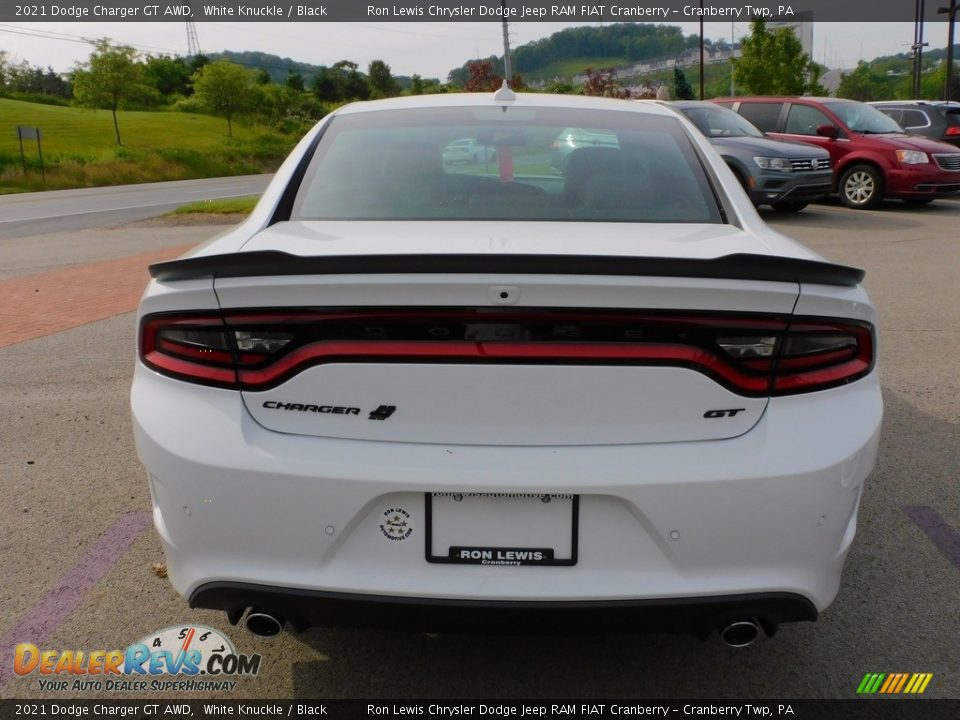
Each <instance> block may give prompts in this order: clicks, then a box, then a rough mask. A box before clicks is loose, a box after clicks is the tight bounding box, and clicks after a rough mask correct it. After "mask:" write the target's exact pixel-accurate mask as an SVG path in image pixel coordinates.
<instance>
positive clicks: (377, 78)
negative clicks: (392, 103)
mask: <svg viewBox="0 0 960 720" xmlns="http://www.w3.org/2000/svg"><path fill="white" fill-rule="evenodd" d="M367 82H369V83H370V90H371V95H372V96H373V97H381V98H385V97H393V96H394V95H399V94H400V84H399V83H398V82H397V80H396V78H394V77H393V73H392V72H391V71H390V66H389V65H387V64H386V63H385V62H384V61H383V60H372V61H371V62H370V65H369V66H368V67H367Z"/></svg>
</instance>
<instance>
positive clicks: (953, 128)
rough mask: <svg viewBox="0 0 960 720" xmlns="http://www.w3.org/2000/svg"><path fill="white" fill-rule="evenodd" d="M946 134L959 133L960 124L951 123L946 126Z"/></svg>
mask: <svg viewBox="0 0 960 720" xmlns="http://www.w3.org/2000/svg"><path fill="white" fill-rule="evenodd" d="M946 134H947V135H960V125H951V126H950V127H948V128H947V133H946Z"/></svg>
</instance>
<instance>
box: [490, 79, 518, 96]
mask: <svg viewBox="0 0 960 720" xmlns="http://www.w3.org/2000/svg"><path fill="white" fill-rule="evenodd" d="M516 99H517V94H516V93H515V92H513V90H511V89H510V86H509V85H507V80H506V78H504V80H503V85H501V86H500V89H499V90H497V92H496V94H495V95H494V96H493V100H494V102H513V101H514V100H516Z"/></svg>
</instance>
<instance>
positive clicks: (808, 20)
mask: <svg viewBox="0 0 960 720" xmlns="http://www.w3.org/2000/svg"><path fill="white" fill-rule="evenodd" d="M784 27H787V28H790V29H791V30H793V34H794V35H796V36H797V39H798V40H799V41H800V45H802V46H803V51H804V52H805V53H806V54H807V55H809V56H810V57H813V12H812V11H804V12H798V13H797V14H796V15H794V19H793V20H787V21H784V22H768V23H767V28H768V29H769V30H776V29H778V28H784Z"/></svg>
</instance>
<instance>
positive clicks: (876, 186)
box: [837, 165, 883, 210]
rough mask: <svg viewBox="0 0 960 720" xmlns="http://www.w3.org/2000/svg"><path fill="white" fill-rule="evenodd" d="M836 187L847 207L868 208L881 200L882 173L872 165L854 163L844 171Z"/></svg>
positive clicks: (875, 205) (873, 206)
mask: <svg viewBox="0 0 960 720" xmlns="http://www.w3.org/2000/svg"><path fill="white" fill-rule="evenodd" d="M837 189H838V191H839V192H840V202H842V203H843V204H844V205H846V206H847V207H848V208H854V209H855V210H869V209H871V208H875V207H877V206H878V205H879V204H880V203H881V202H883V174H882V173H881V172H880V171H879V170H878V169H877V168H876V167H874V166H873V165H854V166H853V167H849V168H847V169H846V171H844V173H843V176H842V177H841V178H840V183H839V185H838V187H837Z"/></svg>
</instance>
